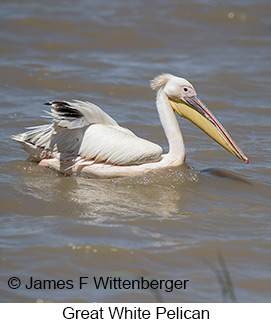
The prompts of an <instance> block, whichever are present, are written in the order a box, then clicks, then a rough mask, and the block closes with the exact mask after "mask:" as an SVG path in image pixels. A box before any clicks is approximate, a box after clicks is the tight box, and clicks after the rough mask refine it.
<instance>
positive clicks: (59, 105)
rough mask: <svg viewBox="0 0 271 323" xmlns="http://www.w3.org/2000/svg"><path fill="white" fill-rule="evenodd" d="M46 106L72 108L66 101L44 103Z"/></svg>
mask: <svg viewBox="0 0 271 323" xmlns="http://www.w3.org/2000/svg"><path fill="white" fill-rule="evenodd" d="M44 105H56V106H58V107H63V108H66V107H70V106H71V105H70V104H69V103H68V102H66V101H47V102H45V103H44Z"/></svg>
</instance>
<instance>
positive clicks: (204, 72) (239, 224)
mask: <svg viewBox="0 0 271 323" xmlns="http://www.w3.org/2000/svg"><path fill="white" fill-rule="evenodd" d="M269 16H270V4H269V1H267V0H266V1H264V0H261V1H257V3H255V2H254V1H227V2H222V1H216V2H215V1H203V0H202V1H200V0H197V1H196V0H194V1H182V2H181V1H173V0H172V1H167V2H164V1H156V2H155V5H154V3H147V2H146V1H130V2H127V1H121V0H118V1H114V2H110V3H109V2H106V3H105V2H101V1H84V0H80V1H77V2H76V5H75V3H74V2H71V1H57V2H55V1H47V2H46V4H42V3H39V2H33V1H30V0H25V1H13V2H10V1H2V2H1V4H0V38H1V47H0V53H1V56H0V76H1V84H2V86H1V105H0V114H1V119H0V120H1V121H0V122H1V128H0V132H1V134H0V138H1V163H0V168H1V174H0V185H1V216H0V226H1V234H0V246H1V254H0V255H1V258H0V261H1V282H0V290H1V292H0V299H1V301H2V302H6V301H9V302H15V301H16V302H23V301H24V302H36V301H37V300H38V301H44V302H50V301H83V302H85V301H99V302H101V301H102V302H106V301H114V302H124V301H125V302H132V301H135V302H141V301H142V302H153V301H161V300H163V301H166V302H223V301H232V300H233V298H232V297H231V296H229V294H227V293H226V294H223V291H222V287H223V286H221V283H219V280H218V277H217V271H221V270H223V269H225V265H223V261H222V260H221V256H219V255H221V254H222V255H223V259H224V260H225V263H226V267H227V270H228V272H229V274H230V277H231V280H232V282H233V286H234V287H233V288H234V291H235V294H236V299H237V301H238V302H268V301H269V302H270V300H271V280H270V279H271V261H270V247H271V238H270V224H271V223H270V222H271V221H270V204H271V203H270V192H271V190H270V184H271V170H270V159H271V152H270V131H271V126H270V99H271V95H270V93H271V92H270V76H271V73H270V43H271V38H270V19H269ZM163 72H168V73H172V74H175V75H178V76H181V77H185V78H187V79H189V80H190V81H191V82H192V83H193V84H194V86H195V87H196V90H197V92H198V94H199V97H200V98H201V99H202V100H203V101H204V102H205V103H206V104H207V106H208V107H209V108H210V109H211V110H212V111H213V112H214V113H215V115H216V116H217V117H218V118H219V119H220V120H221V121H222V123H223V124H224V125H225V127H226V128H227V129H228V130H229V132H230V133H231V135H232V136H233V138H234V139H235V140H236V142H237V143H238V145H239V146H240V147H241V148H242V150H243V151H244V152H245V154H246V155H247V156H248V157H249V160H250V164H249V165H246V164H244V163H242V162H241V161H240V160H238V159H237V158H235V157H233V156H232V155H230V154H228V153H227V152H226V151H224V150H222V148H221V147H219V146H218V145H217V144H216V143H214V142H212V141H211V140H210V139H209V138H208V137H207V136H206V135H205V134H203V133H202V132H201V131H200V130H198V129H197V128H196V127H194V125H192V124H191V123H189V122H188V121H186V120H179V121H180V126H181V129H182V132H183V134H184V138H185V144H186V152H187V160H186V162H187V166H183V167H180V169H178V170H177V171H170V170H169V171H167V172H162V173H159V174H155V175H153V174H150V175H148V176H142V177H138V178H133V179H116V180H90V179H83V178H76V177H65V176H62V175H60V174H58V173H55V172H53V171H52V170H49V169H42V168H40V167H38V166H37V165H36V164H34V163H31V162H30V161H27V159H26V158H27V154H26V153H25V152H24V151H23V150H21V148H20V147H19V145H18V144H17V143H16V142H13V141H11V140H10V136H11V135H12V134H16V133H19V132H22V131H23V128H24V127H26V126H32V125H36V124H41V123H43V122H44V120H42V119H41V117H40V115H41V114H43V113H42V110H43V109H44V107H43V106H42V103H43V102H45V101H47V100H50V99H66V100H69V99H81V100H89V101H92V102H94V103H95V104H97V105H99V106H100V107H101V108H103V109H104V110H105V111H106V112H107V113H109V114H110V115H111V116H112V117H113V118H114V119H116V120H117V121H118V122H119V123H120V124H122V125H124V126H126V127H128V128H130V129H131V130H132V131H134V132H135V133H136V134H138V135H140V136H142V137H144V138H146V139H149V140H152V141H154V142H157V143H158V144H160V145H161V146H162V147H163V148H164V150H165V151H166V150H167V142H166V139H165V136H164V133H163V130H162V128H161V126H160V122H159V118H158V115H157V112H156V108H155V101H154V99H155V94H154V93H153V92H152V91H151V89H150V88H149V86H148V81H149V80H150V79H151V78H152V77H154V76H156V75H158V74H161V73H163ZM13 276H15V277H19V278H20V279H21V281H22V283H23V284H26V283H27V282H28V280H29V277H30V276H32V277H34V278H35V279H40V280H42V279H55V280H59V279H62V280H64V281H67V280H69V279H70V280H73V281H74V285H75V286H74V288H73V289H56V290H38V289H37V290H27V289H26V288H24V287H23V286H22V287H20V288H19V289H16V290H11V289H9V288H8V286H7V281H8V279H9V278H10V277H13ZM80 276H88V277H90V279H91V278H92V277H94V276H104V277H107V276H113V277H114V276H117V277H119V276H120V277H122V278H123V279H130V280H131V279H135V278H136V277H138V276H143V277H148V279H151V278H155V279H174V280H176V279H183V280H184V279H188V280H189V285H188V287H187V289H186V290H174V291H172V292H166V291H163V290H161V291H158V293H157V292H155V291H154V290H150V289H147V290H134V291H133V290H114V289H113V290H110V291H108V290H107V291H104V290H102V289H99V290H96V289H95V286H94V285H93V284H89V286H86V287H85V288H82V289H81V290H80V289H79V288H78V284H77V282H78V279H79V277H80Z"/></svg>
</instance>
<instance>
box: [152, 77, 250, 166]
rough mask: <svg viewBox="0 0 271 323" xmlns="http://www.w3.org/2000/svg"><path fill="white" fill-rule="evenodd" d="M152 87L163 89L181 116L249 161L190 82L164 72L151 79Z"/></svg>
mask: <svg viewBox="0 0 271 323" xmlns="http://www.w3.org/2000/svg"><path fill="white" fill-rule="evenodd" d="M151 87H152V88H153V89H155V90H158V91H160V90H163V91H164V92H165V94H166V95H167V98H168V101H169V103H170V106H171V108H172V109H173V110H174V111H176V112H177V113H178V114H179V115H180V116H181V117H184V118H186V119H188V120H190V121H191V122H193V123H194V124H195V125H196V126H197V127H199V128H200V129H201V130H202V131H204V132H205V133H206V134H207V135H208V136H210V137H211V138H212V139H213V140H215V141H216V142H217V143H219V144H220V145H221V146H222V147H223V148H225V149H226V150H228V151H229V152H230V153H231V154H233V155H234V156H236V157H238V158H240V159H242V160H243V161H244V162H245V163H248V158H247V157H246V156H245V154H244V153H243V152H242V150H241V149H240V148H239V147H238V146H237V145H236V143H235V142H234V140H233V139H232V138H231V136H230V134H229V133H228V131H227V130H226V129H225V128H224V127H223V126H222V124H221V123H220V122H219V121H218V120H217V118H216V117H215V116H214V115H213V114H212V112H211V111H210V110H209V109H208V108H207V107H206V105H205V104H203V103H202V102H201V100H200V99H199V98H198V97H197V93H196V90H195V89H194V87H193V85H192V84H191V83H190V82H188V81H187V80H186V79H183V78H180V77H177V76H174V75H170V74H162V75H160V76H158V77H156V78H155V79H154V80H153V81H151Z"/></svg>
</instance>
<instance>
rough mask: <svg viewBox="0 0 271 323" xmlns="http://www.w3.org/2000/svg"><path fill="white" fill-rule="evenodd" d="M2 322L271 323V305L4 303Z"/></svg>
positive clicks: (1, 309)
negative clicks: (185, 322)
mask: <svg viewBox="0 0 271 323" xmlns="http://www.w3.org/2000/svg"><path fill="white" fill-rule="evenodd" d="M0 313H1V321H2V322H28V323H32V322H33V323H36V322H39V323H43V322H46V323H48V322H58V323H59V322H90V321H91V322H110V321H113V320H114V321H128V322H130V321H131V322H184V321H187V322H193V321H196V322H213V323H218V322H219V323H223V322H227V323H228V322H246V323H250V322H251V323H252V322H253V323H254V322H261V323H270V322H271V321H270V304H249V303H245V304H244V303H243V304H236V303H234V304H232V303H231V304H220V303H219V304H209V303H206V304H204V303H203V304H202V303H183V304H179V303H165V304H163V303H149V304H146V303H135V304H132V303H128V304H119V303H71V304H65V303H15V304H11V303H2V304H0Z"/></svg>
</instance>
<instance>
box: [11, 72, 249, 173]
mask: <svg viewBox="0 0 271 323" xmlns="http://www.w3.org/2000/svg"><path fill="white" fill-rule="evenodd" d="M151 87H152V88H153V89H154V90H156V91H157V100H156V105H157V110H158V114H159V117H160V120H161V123H162V126H163V128H164V131H165V135H166V137H167V139H168V142H169V152H168V153H167V154H163V155H162V148H161V147H160V146H158V145H157V144H155V143H152V142H150V141H147V140H145V139H142V138H139V137H137V136H136V135H135V134H134V133H133V132H131V131H130V130H128V129H126V128H123V127H121V126H119V125H118V124H117V122H116V121H115V120H113V119H112V118H111V117H110V116H109V115H108V114H106V113H105V112H104V111H102V110H101V109H100V108H99V107H97V106H96V105H94V104H92V103H90V102H82V101H72V102H65V101H52V102H48V103H46V104H48V105H51V112H47V114H49V115H50V116H51V117H52V118H53V123H52V124H47V125H41V126H36V127H32V128H30V130H29V131H27V132H25V133H22V134H19V135H16V136H13V137H12V138H13V139H14V140H16V141H19V142H20V143H21V144H22V145H23V148H24V149H25V150H26V151H27V152H28V153H29V154H30V156H31V157H32V158H34V159H35V160H36V161H38V162H40V165H42V166H50V167H52V168H55V169H56V170H59V171H61V172H65V173H69V174H72V173H74V174H81V175H86V176H88V177H99V178H112V177H120V176H131V175H138V174H141V173H145V172H147V171H151V170H155V169H163V168H167V167H174V166H178V165H180V164H182V163H183V162H184V160H185V148H184V143H183V137H182V134H181V131H180V128H179V125H178V122H177V119H176V116H175V114H174V111H176V112H177V113H178V114H179V115H180V116H182V117H185V118H187V119H189V120H191V121H192V122H193V123H195V124H196V125H197V126H198V127H199V128H201V129H202V130H203V131H204V132H206V133H207V134H208V135H209V136H210V137H212V138H213V139H214V140H215V141H217V142H218V143H219V144H220V145H222V146H223V147H224V148H225V149H227V150H228V151H229V152H231V153H232V154H233V155H235V156H237V157H238V158H240V159H243V160H244V161H245V162H248V159H247V157H246V156H245V155H244V154H243V153H242V151H241V150H240V148H238V147H237V145H236V144H235V142H234V141H233V140H232V138H231V137H230V135H229V134H228V133H227V131H226V130H225V128H224V127H223V126H222V125H221V123H219V121H218V120H217V119H216V118H215V117H214V115H213V114H212V113H211V112H210V111H209V110H208V109H207V107H206V106H205V105H204V104H203V103H202V102H201V101H200V100H199V99H198V98H197V96H196V91H195V89H194V87H193V86H192V84H191V83H189V82H188V81H187V80H185V79H183V78H179V77H176V76H173V75H170V74H162V75H160V76H158V77H156V78H155V79H154V80H153V81H152V82H151Z"/></svg>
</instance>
